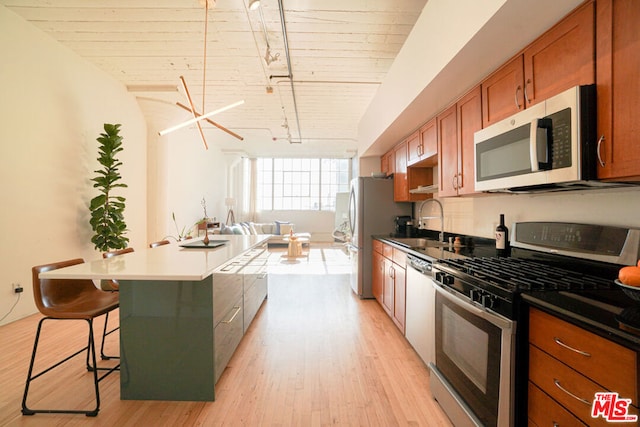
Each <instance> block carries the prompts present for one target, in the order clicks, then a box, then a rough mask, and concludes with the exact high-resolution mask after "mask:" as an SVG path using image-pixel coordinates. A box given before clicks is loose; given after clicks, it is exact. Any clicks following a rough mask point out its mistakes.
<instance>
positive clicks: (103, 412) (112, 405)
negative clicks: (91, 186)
mask: <svg viewBox="0 0 640 427" xmlns="http://www.w3.org/2000/svg"><path fill="white" fill-rule="evenodd" d="M281 255H282V252H277V251H276V252H274V253H272V255H271V258H270V261H271V262H270V272H271V275H270V277H269V297H268V299H267V301H265V303H264V304H263V306H262V308H261V310H260V312H259V313H258V315H257V317H256V319H255V321H254V323H253V324H252V326H251V327H250V329H249V330H248V331H247V334H246V336H245V337H244V339H243V341H242V342H241V344H240V346H239V348H238V349H237V351H236V354H235V355H234V357H233V358H232V359H231V361H230V363H229V366H228V368H227V369H226V371H225V372H224V373H223V375H222V377H221V378H220V381H219V382H218V384H217V386H216V401H215V402H206V403H204V402H157V401H122V400H120V398H119V381H120V378H119V375H120V374H119V373H115V374H113V375H112V376H110V377H108V378H106V379H105V380H104V381H102V382H101V383H100V393H101V401H102V404H101V409H100V413H99V414H98V416H97V417H95V418H87V417H85V416H84V415H54V414H36V415H34V416H22V415H21V413H20V405H21V399H22V393H23V390H24V380H25V376H26V371H27V368H28V363H29V357H30V352H31V346H32V344H33V338H34V335H35V330H36V325H37V322H38V320H39V319H40V315H33V316H30V317H28V318H25V319H22V320H19V321H17V322H13V323H11V324H9V325H5V326H3V327H0V350H1V353H0V384H1V386H0V426H5V425H6V426H85V425H90V426H219V425H220V426H221V425H228V426H261V425H264V426H321V425H344V426H348V425H354V426H355V425H361V426H396V425H397V426H407V425H410V426H447V425H450V423H449V422H448V420H447V418H446V417H445V416H444V414H443V413H442V411H441V410H440V408H439V407H438V405H437V403H436V402H435V401H434V400H433V398H432V396H431V392H430V391H429V386H428V380H429V374H428V370H427V369H426V367H425V366H424V364H423V363H422V361H421V360H420V359H419V358H418V356H417V354H416V353H415V352H414V351H413V349H412V348H411V346H410V345H409V344H408V343H407V342H406V340H405V339H404V337H403V336H402V334H401V333H400V332H399V331H398V329H397V328H396V327H395V326H394V324H393V323H392V321H391V320H390V319H389V318H388V317H387V315H386V314H385V313H384V312H383V311H382V309H381V308H380V306H379V305H378V304H377V303H376V302H375V301H374V300H359V299H358V298H356V297H355V296H354V295H353V293H352V292H351V289H350V287H349V278H348V271H349V265H348V263H347V260H346V257H345V255H344V253H342V252H341V251H340V250H339V249H334V248H331V247H322V246H319V245H314V246H313V247H312V248H311V253H310V256H309V258H300V259H297V260H296V261H294V262H289V261H287V260H286V259H285V258H283V257H282V256H281ZM29 297H30V296H29ZM101 325H102V320H100V321H98V326H101ZM84 329H86V327H85V326H84V325H83V324H82V323H80V322H71V321H51V322H49V324H48V325H47V329H46V330H44V331H43V334H44V335H43V337H44V339H45V340H44V341H43V343H42V346H41V349H42V350H43V352H46V353H43V354H44V357H42V359H43V360H41V362H42V363H41V366H43V365H44V363H46V362H47V361H49V360H54V359H55V357H57V356H59V355H60V354H62V352H64V351H68V350H69V349H75V348H79V347H80V346H82V341H83V339H82V338H79V337H80V336H81V334H83V333H84ZM109 339H110V345H109V350H110V351H111V352H117V351H118V347H117V337H109ZM58 369H59V370H58V371H53V372H51V373H49V374H48V378H46V377H45V378H43V381H42V383H41V384H37V383H34V386H33V398H31V397H30V405H32V406H33V407H38V406H39V405H41V404H50V405H60V404H63V405H66V406H72V407H75V406H77V407H82V406H83V405H84V406H90V404H91V401H90V399H88V398H87V396H91V388H90V387H91V380H90V374H88V373H87V371H86V370H85V369H84V362H83V361H82V359H78V361H77V362H76V361H74V362H70V364H68V365H65V366H63V367H60V368H58Z"/></svg>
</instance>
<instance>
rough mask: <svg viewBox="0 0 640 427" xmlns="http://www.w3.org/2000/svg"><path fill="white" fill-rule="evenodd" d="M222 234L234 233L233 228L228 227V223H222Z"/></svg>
mask: <svg viewBox="0 0 640 427" xmlns="http://www.w3.org/2000/svg"><path fill="white" fill-rule="evenodd" d="M220 234H233V229H232V228H231V227H227V224H222V225H221V226H220Z"/></svg>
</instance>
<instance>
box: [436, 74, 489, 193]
mask: <svg viewBox="0 0 640 427" xmlns="http://www.w3.org/2000/svg"><path fill="white" fill-rule="evenodd" d="M436 120H437V124H438V165H439V168H440V176H439V179H440V182H439V187H438V195H439V196H440V197H449V196H458V195H464V194H472V193H474V192H475V188H474V179H473V175H474V171H475V166H474V155H473V151H474V144H473V134H474V133H475V132H476V131H478V130H480V129H482V102H481V91H480V86H477V87H476V88H474V89H473V90H471V91H470V92H469V93H467V94H466V95H465V96H463V97H462V98H460V100H459V101H458V102H457V103H456V104H455V105H452V106H451V107H449V108H447V109H446V110H445V111H443V112H442V113H441V114H439V115H438V116H437V118H436Z"/></svg>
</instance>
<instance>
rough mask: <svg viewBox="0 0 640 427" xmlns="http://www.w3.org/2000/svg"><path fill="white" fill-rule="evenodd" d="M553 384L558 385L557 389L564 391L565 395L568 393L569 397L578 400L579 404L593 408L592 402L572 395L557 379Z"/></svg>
mask: <svg viewBox="0 0 640 427" xmlns="http://www.w3.org/2000/svg"><path fill="white" fill-rule="evenodd" d="M553 383H554V384H555V385H556V387H558V388H559V389H560V390H562V391H564V392H565V393H567V394H568V395H569V396H571V397H573V398H574V399H576V400H577V401H579V402H582V403H584V404H585V405H588V406H591V402H589V401H588V400H585V399H583V398H581V397H578V396H576V395H575V394H573V393H571V392H570V391H569V390H567V389H566V388H564V387H562V385H561V384H560V381H558V380H557V379H555V378H554V379H553Z"/></svg>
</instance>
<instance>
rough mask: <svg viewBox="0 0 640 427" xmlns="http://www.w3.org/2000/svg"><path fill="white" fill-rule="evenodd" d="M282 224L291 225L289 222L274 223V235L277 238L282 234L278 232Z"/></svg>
mask: <svg viewBox="0 0 640 427" xmlns="http://www.w3.org/2000/svg"><path fill="white" fill-rule="evenodd" d="M282 224H291V223H290V222H289V221H276V232H275V234H277V235H278V236H281V235H282V233H281V232H280V226H281V225H282Z"/></svg>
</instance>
